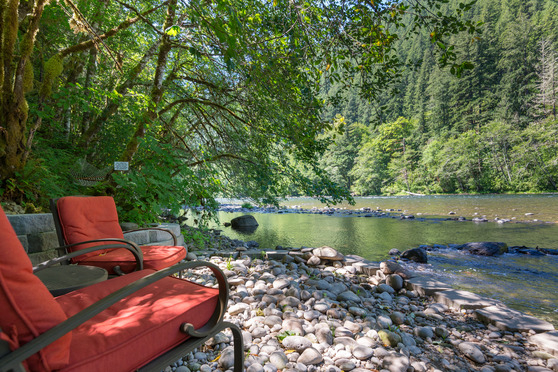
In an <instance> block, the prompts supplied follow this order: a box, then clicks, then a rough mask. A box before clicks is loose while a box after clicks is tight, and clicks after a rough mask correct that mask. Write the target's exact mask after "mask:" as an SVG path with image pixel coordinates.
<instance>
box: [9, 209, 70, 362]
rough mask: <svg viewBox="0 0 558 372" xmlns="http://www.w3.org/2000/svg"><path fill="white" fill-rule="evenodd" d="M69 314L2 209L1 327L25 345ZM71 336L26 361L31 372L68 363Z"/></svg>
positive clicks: (61, 339)
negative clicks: (41, 277) (38, 273)
mask: <svg viewBox="0 0 558 372" xmlns="http://www.w3.org/2000/svg"><path fill="white" fill-rule="evenodd" d="M66 319H67V318H66V314H65V313H64V311H63V310H62V308H61V307H60V305H59V304H58V303H57V302H56V301H55V300H54V298H53V297H52V295H51V294H50V292H49V291H48V289H47V288H46V287H45V286H44V284H43V283H42V282H41V281H40V280H39V278H37V277H36V276H35V275H33V267H32V265H31V261H30V260H29V257H28V256H27V254H26V253H25V250H24V249H23V246H22V245H21V243H20V241H19V239H18V238H17V236H16V234H15V232H14V230H13V228H12V225H11V224H10V222H9V221H8V218H7V217H6V215H5V214H4V211H3V210H2V209H1V208H0V328H2V330H3V331H4V332H6V334H7V338H9V339H12V340H15V339H17V343H19V345H24V344H26V343H27V342H29V341H31V340H32V339H34V338H36V337H37V336H39V335H40V334H41V333H44V332H45V331H47V330H49V329H50V328H52V327H54V326H55V325H57V324H58V323H61V322H63V321H64V320H66ZM71 339H72V335H71V333H69V334H67V335H65V336H64V337H62V338H60V339H59V340H57V341H55V342H54V343H52V344H50V345H49V346H47V347H46V348H44V349H42V350H41V351H39V352H38V353H37V354H35V355H33V356H31V357H30V358H28V359H27V363H28V366H29V369H31V370H33V371H50V370H52V369H58V368H62V367H64V366H65V365H67V364H68V360H69V349H70V342H71Z"/></svg>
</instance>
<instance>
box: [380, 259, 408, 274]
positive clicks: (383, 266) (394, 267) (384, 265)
mask: <svg viewBox="0 0 558 372" xmlns="http://www.w3.org/2000/svg"><path fill="white" fill-rule="evenodd" d="M380 270H382V273H383V274H385V275H389V274H394V273H396V272H398V271H401V270H403V268H402V267H401V265H399V264H398V263H397V262H394V261H383V262H381V263H380Z"/></svg>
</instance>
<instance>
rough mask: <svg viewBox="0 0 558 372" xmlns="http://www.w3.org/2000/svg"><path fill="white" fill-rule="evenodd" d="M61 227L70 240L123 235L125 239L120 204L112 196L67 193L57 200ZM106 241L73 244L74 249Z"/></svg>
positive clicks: (102, 252) (78, 240) (70, 241)
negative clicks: (119, 220) (117, 209)
mask: <svg viewBox="0 0 558 372" xmlns="http://www.w3.org/2000/svg"><path fill="white" fill-rule="evenodd" d="M56 208H57V210H58V217H59V219H60V228H61V229H62V234H63V236H64V240H65V242H66V244H74V243H79V242H83V241H87V240H94V239H105V238H119V239H123V238H124V235H123V234H122V229H121V228H120V224H119V223H118V213H117V212H116V204H115V203H114V199H113V198H112V197H110V196H66V197H63V198H60V199H58V201H57V202H56ZM101 244H103V243H92V244H80V245H77V246H75V247H71V248H69V251H70V252H74V251H76V250H80V249H84V248H87V247H91V246H95V245H101ZM104 253H106V251H95V252H92V253H88V254H84V255H82V256H79V257H77V260H79V261H81V260H84V259H86V258H87V257H91V256H98V255H102V254H104Z"/></svg>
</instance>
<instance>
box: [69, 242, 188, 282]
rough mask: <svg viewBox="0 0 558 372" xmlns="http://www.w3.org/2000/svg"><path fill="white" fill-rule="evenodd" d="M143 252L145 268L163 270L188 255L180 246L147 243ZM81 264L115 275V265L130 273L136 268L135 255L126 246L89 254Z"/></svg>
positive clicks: (142, 249) (143, 247) (142, 248)
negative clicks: (98, 253)
mask: <svg viewBox="0 0 558 372" xmlns="http://www.w3.org/2000/svg"><path fill="white" fill-rule="evenodd" d="M141 251H142V253H143V267H144V268H145V269H154V270H161V269H164V268H166V267H169V266H172V265H174V264H176V263H178V262H180V261H182V260H183V259H184V258H185V257H186V250H185V249H184V247H179V246H158V245H145V246H142V247H141ZM79 263H80V264H81V265H90V266H98V267H102V268H104V269H105V270H107V271H108V273H109V274H111V275H114V274H116V273H115V272H114V269H113V268H114V267H115V266H120V269H122V271H123V272H125V273H129V272H132V271H134V269H135V268H136V260H135V258H134V255H133V254H132V253H130V251H128V250H127V249H125V248H118V249H113V250H109V251H107V252H105V253H103V254H101V255H96V256H89V257H86V258H85V259H84V260H80V261H79Z"/></svg>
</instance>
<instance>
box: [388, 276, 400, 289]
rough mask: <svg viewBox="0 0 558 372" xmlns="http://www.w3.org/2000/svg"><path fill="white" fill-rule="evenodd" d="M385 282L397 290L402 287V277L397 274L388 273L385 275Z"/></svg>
mask: <svg viewBox="0 0 558 372" xmlns="http://www.w3.org/2000/svg"><path fill="white" fill-rule="evenodd" d="M386 284H387V285H389V286H390V287H391V288H393V289H395V290H396V291H399V290H400V289H401V288H403V278H402V277H401V276H399V275H397V274H390V275H388V276H386Z"/></svg>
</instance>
